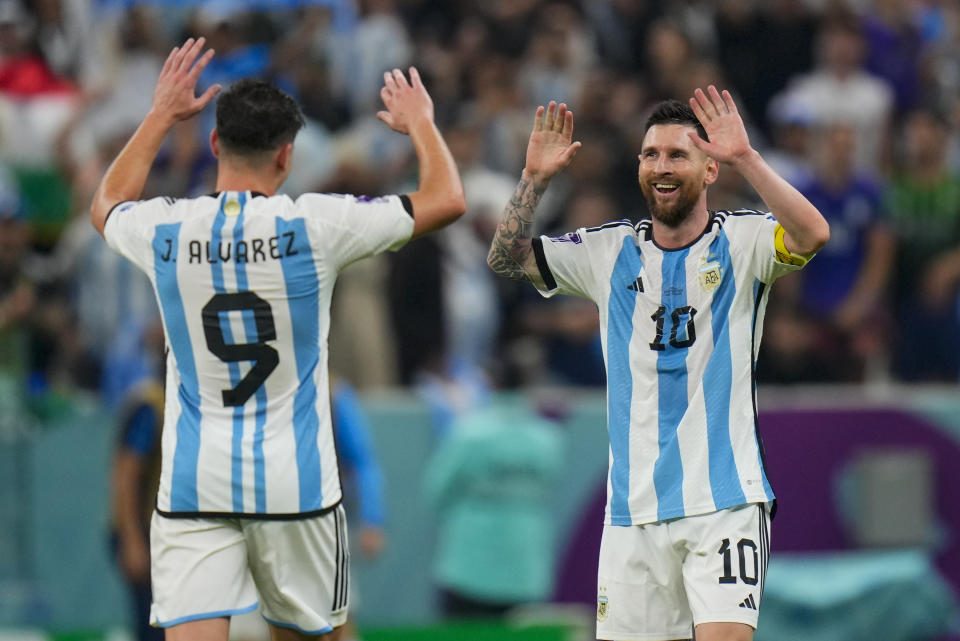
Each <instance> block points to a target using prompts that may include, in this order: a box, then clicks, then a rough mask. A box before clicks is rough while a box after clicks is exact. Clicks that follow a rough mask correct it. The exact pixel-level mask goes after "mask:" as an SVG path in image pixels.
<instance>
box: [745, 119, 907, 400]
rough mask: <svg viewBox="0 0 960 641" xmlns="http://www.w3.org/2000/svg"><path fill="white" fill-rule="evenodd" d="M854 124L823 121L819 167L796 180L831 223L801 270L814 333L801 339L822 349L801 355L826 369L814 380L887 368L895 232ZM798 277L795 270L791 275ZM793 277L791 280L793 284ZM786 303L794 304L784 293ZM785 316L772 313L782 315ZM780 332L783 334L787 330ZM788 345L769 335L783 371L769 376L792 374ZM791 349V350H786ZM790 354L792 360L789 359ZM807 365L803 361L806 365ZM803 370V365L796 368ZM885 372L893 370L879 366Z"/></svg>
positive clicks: (800, 295)
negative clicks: (860, 165)
mask: <svg viewBox="0 0 960 641" xmlns="http://www.w3.org/2000/svg"><path fill="white" fill-rule="evenodd" d="M853 136H854V133H853V129H852V127H850V126H849V125H845V124H841V123H837V124H833V125H828V126H825V127H821V128H820V129H819V130H818V131H817V133H816V135H815V137H814V141H813V148H814V149H815V150H816V152H815V155H816V156H817V158H816V171H815V174H814V176H813V178H812V179H811V180H809V181H806V182H803V183H801V184H799V185H797V188H798V189H799V190H800V192H801V193H802V194H803V195H804V196H806V197H807V200H809V201H810V202H811V203H813V205H814V206H815V207H816V208H817V209H818V210H820V212H821V213H822V214H823V216H824V218H826V219H827V222H829V223H830V242H829V243H828V244H827V245H826V246H825V247H824V248H823V249H821V250H820V252H819V253H818V254H817V259H816V260H815V261H811V262H810V264H809V265H808V266H807V268H806V269H804V270H803V271H802V272H801V273H800V274H797V278H798V280H799V287H798V290H799V291H798V292H797V300H796V301H795V304H794V305H791V307H793V310H794V311H793V313H794V314H795V316H796V318H795V319H793V320H789V321H786V322H789V323H791V324H793V323H798V322H804V323H805V324H806V327H807V331H809V332H812V333H813V336H812V337H810V338H808V339H805V340H803V341H799V343H800V344H806V345H808V346H809V348H810V349H811V350H814V351H816V352H817V353H816V354H807V355H804V356H803V357H801V358H802V360H804V361H806V360H819V361H820V363H821V365H822V368H821V369H820V371H817V372H815V374H816V376H817V378H814V379H811V380H810V382H823V381H828V380H829V381H846V382H854V381H862V380H864V376H865V375H866V374H867V372H865V368H866V367H868V366H873V367H882V368H884V369H885V365H884V361H885V360H886V356H887V354H886V352H887V350H886V343H887V342H888V334H887V331H888V327H889V319H887V318H886V309H887V306H886V303H887V300H886V293H887V286H888V284H889V276H890V272H891V266H892V261H893V252H894V240H893V236H892V234H891V232H890V230H889V228H888V226H887V225H886V224H885V222H884V220H883V219H882V216H881V194H882V188H883V186H882V184H881V183H880V182H878V181H877V180H876V179H875V178H873V177H872V176H870V175H867V174H864V173H862V172H860V171H858V170H857V169H856V168H855V167H854V164H853ZM790 279H791V281H793V280H794V277H793V276H791V277H790ZM791 284H792V283H791ZM778 302H779V305H781V306H782V305H785V304H787V301H785V300H784V299H782V298H781V299H778ZM784 320H785V319H784V318H783V317H782V316H781V317H778V318H777V319H771V321H770V323H768V324H770V325H772V324H773V322H775V321H776V322H781V321H784ZM773 335H774V336H783V333H782V330H778V331H777V332H774V334H773ZM794 342H795V344H794V345H786V344H784V343H782V342H780V341H779V340H770V341H768V348H770V349H771V350H772V351H773V352H774V353H775V355H773V356H772V358H770V359H769V360H770V361H772V363H771V365H773V368H776V370H778V371H779V370H783V371H782V372H780V373H779V374H774V373H773V372H772V371H771V369H772V368H767V367H765V368H764V371H765V373H766V374H768V375H769V376H770V378H769V379H765V380H773V379H774V378H780V379H781V380H783V378H782V377H789V376H790V374H789V372H788V371H787V370H790V369H792V368H793V366H794V361H795V360H796V355H795V354H794V352H795V351H796V349H797V345H796V343H797V341H794ZM785 352H786V353H785ZM787 353H789V357H790V359H786V358H784V357H786V356H787V355H788V354H787ZM801 371H802V368H801ZM797 373H798V374H799V371H798V372H797ZM871 375H873V376H874V377H876V376H878V375H879V376H884V375H886V371H883V372H872V373H871Z"/></svg>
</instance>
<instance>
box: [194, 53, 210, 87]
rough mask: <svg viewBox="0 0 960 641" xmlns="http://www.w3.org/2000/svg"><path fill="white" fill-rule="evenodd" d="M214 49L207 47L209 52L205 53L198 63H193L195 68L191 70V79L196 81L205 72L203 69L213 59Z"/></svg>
mask: <svg viewBox="0 0 960 641" xmlns="http://www.w3.org/2000/svg"><path fill="white" fill-rule="evenodd" d="M213 54H214V51H213V49H207V52H206V53H205V54H203V57H202V58H200V60H198V61H197V64H195V65H193V68H192V69H191V70H190V74H189V76H190V80H192V81H193V82H196V80H197V78H199V77H200V74H201V73H203V70H204V69H206V67H207V65H208V64H209V63H210V61H211V60H213Z"/></svg>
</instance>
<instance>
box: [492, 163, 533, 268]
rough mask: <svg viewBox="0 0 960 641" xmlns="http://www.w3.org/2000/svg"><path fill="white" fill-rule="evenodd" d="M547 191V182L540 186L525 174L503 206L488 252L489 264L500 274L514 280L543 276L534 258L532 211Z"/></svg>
mask: <svg viewBox="0 0 960 641" xmlns="http://www.w3.org/2000/svg"><path fill="white" fill-rule="evenodd" d="M544 191H546V185H540V186H537V185H535V184H534V182H533V180H531V179H529V178H527V177H526V176H524V177H523V178H522V179H521V180H520V184H518V185H517V191H516V192H515V193H514V194H513V198H511V199H510V202H509V203H507V206H506V208H505V209H504V210H503V217H502V218H501V219H500V224H499V225H498V226H497V233H496V234H495V235H494V237H493V244H492V245H491V246H490V253H489V254H488V255H487V264H488V265H490V268H491V269H492V270H493V271H494V272H496V273H497V274H499V275H500V276H506V277H507V278H512V279H514V280H524V281H531V280H533V279H534V278H535V279H536V280H537V281H539V280H540V274H539V271H538V270H537V267H536V261H535V260H534V258H533V244H532V239H533V215H534V212H535V211H536V209H537V205H538V204H539V203H540V198H541V197H542V196H543V192H544Z"/></svg>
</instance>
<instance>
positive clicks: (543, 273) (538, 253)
mask: <svg viewBox="0 0 960 641" xmlns="http://www.w3.org/2000/svg"><path fill="white" fill-rule="evenodd" d="M533 257H534V258H535V259H536V260H537V269H539V270H540V277H541V278H543V284H544V285H546V287H547V290H548V291H553V290H554V289H556V288H557V279H556V278H554V277H553V272H551V271H550V266H549V265H547V256H546V254H544V253H543V240H542V239H540V238H534V239H533Z"/></svg>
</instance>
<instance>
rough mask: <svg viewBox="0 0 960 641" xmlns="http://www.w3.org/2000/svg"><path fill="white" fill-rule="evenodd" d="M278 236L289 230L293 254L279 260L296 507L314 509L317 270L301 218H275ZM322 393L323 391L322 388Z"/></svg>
mask: <svg viewBox="0 0 960 641" xmlns="http://www.w3.org/2000/svg"><path fill="white" fill-rule="evenodd" d="M276 221H277V235H278V236H279V237H280V239H281V242H283V243H284V244H285V243H286V240H285V239H284V234H288V233H293V234H294V242H293V250H294V251H295V252H296V253H295V254H293V255H289V254H288V255H285V256H284V257H283V260H282V261H281V265H282V266H283V278H284V281H286V286H287V299H288V300H289V302H290V321H291V325H292V326H293V351H294V354H295V356H296V360H297V378H298V380H299V385H298V386H297V393H296V395H295V396H294V400H293V430H294V438H295V441H296V447H297V471H298V474H299V478H300V510H301V511H304V512H306V511H310V510H317V509H320V508H321V507H322V506H323V484H322V477H321V475H320V450H319V448H318V447H317V431H318V430H319V428H320V417H319V416H318V415H317V386H316V384H315V383H314V381H313V374H314V372H315V371H316V368H317V367H319V366H320V311H319V308H320V300H319V283H318V279H317V270H316V267H315V266H314V264H313V252H312V251H311V250H310V242H309V238H308V236H307V226H306V224H305V223H304V221H303V219H302V218H294V219H293V220H289V221H288V220H284V219H283V218H279V217H278V218H277V219H276ZM322 393H323V394H327V393H328V391H327V390H323V392H322Z"/></svg>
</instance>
